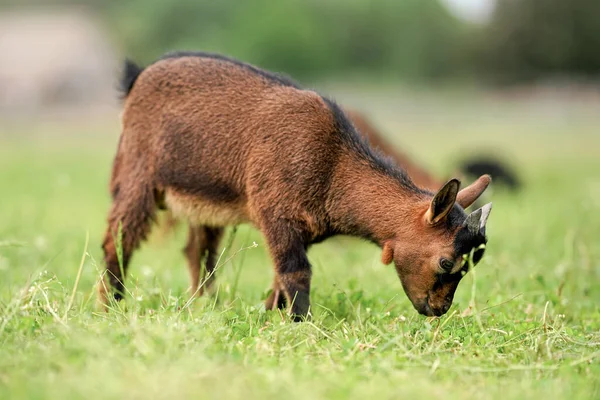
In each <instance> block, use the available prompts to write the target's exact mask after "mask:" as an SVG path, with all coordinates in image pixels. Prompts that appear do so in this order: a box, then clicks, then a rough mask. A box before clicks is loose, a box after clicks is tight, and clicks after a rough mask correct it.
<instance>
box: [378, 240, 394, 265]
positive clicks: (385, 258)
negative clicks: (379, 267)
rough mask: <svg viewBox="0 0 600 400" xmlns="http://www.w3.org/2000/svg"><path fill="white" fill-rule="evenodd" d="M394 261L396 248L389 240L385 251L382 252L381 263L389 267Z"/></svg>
mask: <svg viewBox="0 0 600 400" xmlns="http://www.w3.org/2000/svg"><path fill="white" fill-rule="evenodd" d="M393 260H394V247H393V246H392V241H391V240H388V241H386V242H385V243H384V244H383V251H382V252H381V262H382V263H384V264H385V265H388V264H389V263H391V262H392V261H393Z"/></svg>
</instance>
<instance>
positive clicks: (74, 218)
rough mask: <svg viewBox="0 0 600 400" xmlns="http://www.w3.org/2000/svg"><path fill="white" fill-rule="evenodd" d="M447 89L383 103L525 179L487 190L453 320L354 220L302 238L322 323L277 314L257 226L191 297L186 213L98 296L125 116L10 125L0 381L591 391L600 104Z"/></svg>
mask: <svg viewBox="0 0 600 400" xmlns="http://www.w3.org/2000/svg"><path fill="white" fill-rule="evenodd" d="M351 100H352V99H350V100H348V101H351ZM469 104H471V105H472V106H474V107H478V108H476V109H475V110H473V109H471V108H469V107H467V106H468V105H469ZM441 105H442V107H439V108H434V110H433V111H432V113H431V114H430V115H428V116H427V117H425V116H420V115H410V116H407V118H405V119H404V118H400V117H395V118H394V116H393V115H394V112H393V111H394V110H393V109H392V108H391V107H390V108H389V109H388V110H385V109H381V108H377V112H374V115H376V116H379V117H381V119H380V120H381V121H383V122H384V123H383V124H382V127H384V128H386V131H388V132H406V134H405V135H403V136H400V135H399V136H395V137H394V138H393V139H394V140H396V141H397V142H398V143H401V144H403V145H404V146H405V147H406V148H408V149H410V150H411V151H412V152H413V153H414V154H415V157H416V158H417V159H419V160H421V161H422V162H423V164H425V165H428V166H431V168H433V169H434V170H435V171H437V172H438V173H440V174H444V172H445V171H449V170H450V168H451V165H452V162H453V160H454V159H457V158H458V156H459V153H460V152H461V151H462V149H465V148H468V149H471V150H472V149H473V148H477V147H481V146H486V148H490V147H493V148H496V149H499V150H501V151H504V152H510V154H512V155H513V158H512V159H513V160H514V162H515V163H516V165H518V166H519V172H520V174H521V175H522V176H523V178H524V180H525V187H524V190H523V191H522V192H521V193H519V194H517V195H513V194H510V193H506V192H504V191H502V190H500V189H496V190H495V191H494V192H493V196H492V197H493V201H494V210H493V212H492V214H491V216H490V219H489V222H488V235H489V244H488V250H487V253H486V256H485V257H484V259H483V261H482V262H481V263H480V264H479V265H478V266H477V268H476V269H475V270H474V271H473V273H469V274H468V275H467V277H465V279H464V280H463V282H462V283H461V284H460V286H459V289H458V292H457V294H456V298H455V302H454V305H453V307H452V308H451V309H450V311H449V312H448V314H447V315H445V316H443V317H441V318H424V317H421V316H419V315H417V314H416V312H415V311H414V310H413V308H412V306H411V305H410V302H409V301H408V299H407V298H406V296H405V295H404V293H403V292H402V288H401V285H400V282H399V281H398V279H397V278H396V276H395V272H394V271H393V268H390V267H386V266H383V265H381V263H380V262H379V256H380V251H379V250H378V249H377V248H376V247H375V246H372V245H369V244H366V243H362V242H360V241H357V240H354V239H351V238H335V239H332V240H330V241H328V242H325V243H323V244H319V245H317V246H315V247H314V248H313V249H312V250H311V252H310V253H309V258H310V260H311V262H312V264H313V266H314V274H313V277H314V279H313V291H312V302H313V306H314V314H315V315H314V318H313V320H312V322H309V323H301V324H295V323H291V322H289V321H288V320H287V318H286V317H285V316H284V315H281V314H280V313H278V312H265V310H264V309H263V308H262V301H263V299H264V298H265V296H266V290H267V289H268V287H269V284H270V281H271V277H272V272H271V262H270V260H269V258H268V255H267V253H266V249H265V246H264V241H263V240H262V238H261V236H260V235H259V234H258V233H257V232H256V231H255V230H254V229H252V228H250V227H248V226H242V227H241V228H240V229H239V230H238V232H237V233H236V235H235V237H234V239H233V242H232V246H231V248H230V249H226V250H225V254H224V255H223V257H222V261H223V262H222V263H221V266H220V268H219V270H218V272H217V274H218V278H217V282H218V287H217V292H216V293H215V295H213V296H212V297H206V298H203V299H200V300H199V301H196V302H194V303H192V304H190V303H188V302H187V300H188V297H187V293H186V289H187V284H188V281H187V272H186V267H185V262H184V258H183V256H182V254H181V248H182V246H183V244H184V240H185V232H184V229H179V230H178V231H177V232H175V233H174V235H172V236H169V235H167V236H164V235H161V234H160V233H159V232H155V234H154V235H153V236H152V237H151V238H150V240H149V241H148V243H147V244H146V245H145V246H144V247H143V248H142V249H141V251H139V252H138V253H136V255H135V257H134V259H133V262H132V266H131V269H130V276H129V280H128V284H127V287H128V296H127V299H126V301H125V303H124V304H121V305H116V306H115V307H114V309H113V310H112V311H111V312H109V313H107V314H106V313H102V312H98V311H97V310H96V309H95V303H94V302H95V297H94V296H95V293H94V287H93V286H94V283H95V281H96V280H97V279H98V276H99V273H100V271H101V269H102V264H101V259H102V255H101V251H100V242H101V237H102V233H103V231H104V229H105V216H106V212H107V209H108V205H109V201H108V194H107V178H108V173H109V166H110V161H111V157H112V154H113V151H114V146H115V143H116V135H117V133H118V132H117V129H118V126H117V125H116V124H113V123H103V124H95V123H91V122H90V123H86V124H76V125H73V124H65V123H58V122H43V123H35V122H31V123H29V124H26V125H21V124H12V125H6V128H4V129H3V131H2V133H1V134H2V136H0V187H1V188H2V191H1V195H0V199H1V202H0V205H1V207H0V221H1V222H0V398H2V399H12V398H15V399H16V398H19V399H21V398H44V399H46V398H48V399H51V398H66V399H68V398H74V399H75V398H118V399H123V398H128V399H136V398H157V399H160V398H165V399H167V398H169V399H171V398H188V397H189V398H192V397H194V398H232V399H233V398H245V399H249V398H286V399H309V398H327V399H338V398H339V399H341V398H378V399H379V398H382V399H383V398H390V399H391V398H399V397H404V398H425V397H441V398H449V399H454V398H457V399H470V398H476V399H487V398H490V399H493V398H502V399H508V398H544V397H546V398H553V399H554V398H590V399H591V398H599V397H600V378H599V377H600V366H599V361H600V311H599V310H600V308H599V304H600V290H598V287H599V283H600V265H599V262H598V260H600V240H599V239H600V217H599V215H600V212H599V211H600V200H599V199H600V177H599V176H598V171H599V170H600V157H598V149H599V148H600V138H598V137H597V127H598V126H599V122H600V117H598V114H597V113H596V114H594V113H585V112H582V111H579V110H575V111H574V110H571V111H565V112H563V113H559V114H557V113H555V112H553V113H549V114H548V115H546V116H545V117H544V118H541V117H539V115H538V114H536V111H532V110H525V111H524V110H523V109H522V107H519V106H503V107H504V108H502V109H500V110H498V109H495V110H496V112H492V111H490V110H491V108H490V103H485V102H483V104H482V103H481V102H472V103H464V102H463V103H460V104H456V103H455V102H453V101H451V100H448V102H447V103H444V102H442V104H441ZM446 105H447V106H448V108H446V107H445V106H446ZM467 110H468V111H467ZM430 116H433V117H432V118H429V117H430ZM452 121H454V122H452ZM457 122H460V123H457ZM107 132H109V133H107ZM229 232H230V231H229ZM88 235H89V243H88V240H87V237H88ZM227 240H228V239H226V240H225V241H224V242H225V243H226V242H227ZM253 243H256V244H257V246H254V245H253ZM225 261H227V262H225Z"/></svg>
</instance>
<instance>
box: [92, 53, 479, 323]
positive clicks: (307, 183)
mask: <svg viewBox="0 0 600 400" xmlns="http://www.w3.org/2000/svg"><path fill="white" fill-rule="evenodd" d="M125 76H126V78H125V79H124V82H123V84H124V91H125V94H126V99H125V104H124V112H123V121H122V123H123V131H122V135H121V139H120V142H119V146H118V150H117V154H116V157H115V160H114V164H113V173H112V177H111V184H110V187H111V193H112V197H113V204H112V207H111V209H110V212H109V217H108V229H107V232H106V235H105V239H104V243H103V249H104V252H105V263H106V268H107V276H108V280H109V283H110V286H112V288H113V289H114V297H115V298H116V299H120V298H122V296H123V290H124V283H123V282H124V276H122V273H121V271H124V272H126V270H127V265H128V262H129V259H130V257H131V254H132V252H133V251H134V250H135V249H136V248H137V247H138V246H139V244H140V243H141V242H142V241H143V240H144V239H145V238H146V236H147V235H148V233H149V230H150V226H151V222H152V220H153V218H154V216H155V212H156V210H157V209H159V208H163V209H165V208H166V209H168V210H170V212H172V213H173V215H174V216H175V217H176V218H179V219H185V220H187V221H189V222H190V225H191V226H192V228H191V235H190V241H189V243H188V246H186V248H187V250H188V251H187V252H186V254H187V256H188V258H189V260H188V261H189V265H190V267H192V266H195V267H194V268H197V270H196V271H195V272H193V273H192V278H193V282H192V283H193V286H192V288H193V289H197V286H198V282H199V277H200V276H201V272H200V269H201V268H200V261H199V256H201V254H200V249H201V247H200V246H201V245H203V246H205V247H204V248H206V246H208V247H209V248H210V246H211V243H213V244H214V243H218V238H219V237H220V236H221V234H222V229H223V227H225V226H227V225H235V224H240V223H245V222H249V223H252V224H253V225H255V226H256V227H257V228H258V229H260V230H261V231H262V233H263V234H264V236H265V239H266V242H267V244H268V247H269V250H270V253H271V257H272V259H273V262H274V264H275V278H274V282H273V292H272V294H271V296H270V297H269V299H267V302H266V306H267V308H269V309H272V308H276V307H284V306H286V305H290V312H291V313H292V314H293V315H294V317H295V319H296V320H298V319H301V318H302V317H305V316H307V315H308V313H309V307H310V301H309V292H310V280H311V267H310V264H309V262H308V259H307V257H306V251H307V248H308V247H309V246H310V245H311V244H313V243H317V242H320V241H322V240H324V239H326V238H328V237H331V236H333V235H337V234H342V235H349V236H356V237H360V238H364V239H367V240H370V241H372V242H374V243H376V244H378V245H380V246H381V247H382V248H383V253H382V261H383V262H384V263H386V264H389V263H391V262H392V261H394V263H395V266H396V270H397V273H398V275H399V277H400V280H401V282H402V286H403V288H404V290H405V292H406V294H407V296H408V297H409V299H410V300H411V302H412V304H413V305H414V307H415V308H416V309H417V311H419V312H420V313H421V314H424V315H429V316H433V315H438V316H439V315H442V314H444V313H445V312H447V311H448V309H449V308H450V306H451V304H452V300H453V296H454V292H455V290H456V288H457V286H458V283H459V281H460V280H461V278H462V276H463V275H464V273H465V272H466V270H467V268H468V265H469V264H468V263H465V262H464V257H463V255H469V254H471V253H472V252H473V251H474V253H473V263H474V264H476V263H477V262H478V261H479V259H481V256H482V255H483V251H484V250H483V249H482V248H481V247H480V245H482V244H485V243H486V241H487V238H486V235H485V223H486V221H487V217H488V215H489V212H490V209H491V204H488V205H486V206H484V207H482V208H481V209H478V210H476V211H474V212H473V213H471V214H469V215H467V214H466V213H465V212H464V208H466V207H468V206H469V205H471V204H472V203H473V202H474V201H475V200H476V199H477V198H478V197H479V196H480V195H481V194H482V193H483V191H484V190H485V189H486V187H487V186H488V185H489V183H490V180H491V179H490V177H489V176H487V175H484V176H482V177H480V178H479V179H478V180H477V181H475V182H474V183H473V184H472V185H470V186H469V187H467V188H465V189H463V190H460V191H459V186H460V182H459V181H458V180H456V179H452V180H450V181H448V182H447V183H446V184H445V185H444V186H443V187H442V188H441V189H440V190H439V191H438V192H437V193H436V194H435V195H434V194H433V193H431V192H429V191H427V190H424V189H420V188H418V187H417V186H416V185H415V184H414V183H413V182H412V181H411V180H410V179H409V177H408V175H407V174H406V173H405V172H404V171H403V170H402V169H400V168H399V167H398V166H397V165H396V164H394V163H393V162H390V161H388V160H387V159H386V158H384V157H383V156H382V155H380V154H378V153H377V152H375V151H374V150H373V149H372V148H371V147H370V146H369V145H368V144H367V143H366V142H365V141H364V140H363V139H361V137H360V136H359V135H358V134H357V132H356V131H355V128H354V126H353V125H352V124H351V123H350V121H349V120H348V118H347V117H346V116H345V114H344V113H343V112H342V111H341V109H340V108H339V107H338V106H337V105H336V104H335V103H334V102H333V101H331V100H329V99H327V98H324V97H322V96H320V95H319V94H317V93H315V92H313V91H309V90H302V89H301V88H300V87H299V86H298V85H296V84H295V83H294V82H292V81H290V80H288V79H286V78H283V77H281V76H279V75H275V74H271V73H269V72H266V71H263V70H260V69H258V68H256V67H254V66H251V65H249V64H245V63H241V62H239V61H236V60H232V59H228V58H225V57H223V56H219V55H214V54H206V53H173V54H168V55H166V56H164V57H163V58H162V59H160V60H159V61H157V62H155V63H154V64H152V65H150V66H149V67H147V68H146V69H145V70H142V69H140V68H138V67H136V66H134V65H133V64H128V65H127V71H126V75H125ZM119 226H122V240H121V247H122V265H121V266H120V265H119V256H118V255H117V253H118V248H117V247H118V246H117V243H116V238H117V232H118V231H119ZM211 267H213V268H214V260H209V263H208V264H207V269H208V270H209V273H210V272H212V271H210V269H211ZM99 289H100V295H101V300H102V301H103V303H104V304H106V302H107V301H108V295H109V290H108V286H107V285H106V284H105V282H104V281H102V282H101V284H100V287H99Z"/></svg>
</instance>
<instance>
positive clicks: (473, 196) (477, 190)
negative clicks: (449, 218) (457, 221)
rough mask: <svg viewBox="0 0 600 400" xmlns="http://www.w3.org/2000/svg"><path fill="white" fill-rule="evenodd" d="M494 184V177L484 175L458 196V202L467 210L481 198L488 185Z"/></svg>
mask: <svg viewBox="0 0 600 400" xmlns="http://www.w3.org/2000/svg"><path fill="white" fill-rule="evenodd" d="M491 182H492V177H491V176H489V175H482V176H480V177H479V179H477V180H476V181H475V182H473V183H472V184H470V185H469V186H467V187H466V188H464V189H463V190H461V191H460V192H459V193H458V196H456V202H457V203H458V204H459V205H460V206H461V207H462V208H467V207H469V206H470V205H471V204H473V203H475V201H476V200H477V199H478V198H479V196H481V194H482V193H483V192H484V191H485V189H487V187H488V185H489V184H490V183H491Z"/></svg>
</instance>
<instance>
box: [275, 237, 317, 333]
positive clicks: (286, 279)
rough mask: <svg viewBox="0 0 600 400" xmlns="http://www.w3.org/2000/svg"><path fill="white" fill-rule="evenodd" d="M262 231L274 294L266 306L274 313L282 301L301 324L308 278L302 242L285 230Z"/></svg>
mask: <svg viewBox="0 0 600 400" xmlns="http://www.w3.org/2000/svg"><path fill="white" fill-rule="evenodd" d="M264 231H265V236H266V238H267V243H268V245H269V250H270V252H271V257H272V258H273V262H274V264H275V278H274V284H273V293H272V295H271V296H269V299H267V302H266V304H265V305H266V306H267V308H270V309H273V308H274V307H276V306H278V305H280V304H282V303H283V300H284V299H285V302H286V303H287V304H288V305H290V307H289V312H290V314H291V315H292V317H293V319H294V321H302V320H303V319H304V318H306V317H308V313H309V310H310V278H311V267H310V264H309V262H308V258H307V257H306V246H305V244H304V241H303V240H302V239H301V236H300V235H298V234H296V233H295V232H296V231H295V230H294V229H293V228H291V227H288V226H276V227H273V226H269V227H268V228H267V229H265V230H264ZM277 283H279V285H277ZM279 291H280V292H279ZM278 292H279V293H278ZM281 294H283V296H284V299H280V298H279V297H280V296H281Z"/></svg>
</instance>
